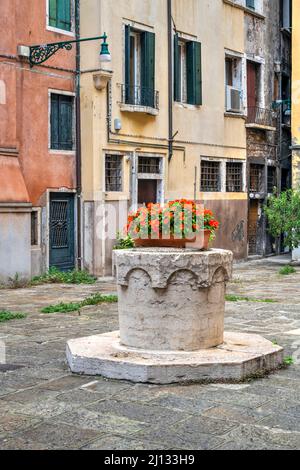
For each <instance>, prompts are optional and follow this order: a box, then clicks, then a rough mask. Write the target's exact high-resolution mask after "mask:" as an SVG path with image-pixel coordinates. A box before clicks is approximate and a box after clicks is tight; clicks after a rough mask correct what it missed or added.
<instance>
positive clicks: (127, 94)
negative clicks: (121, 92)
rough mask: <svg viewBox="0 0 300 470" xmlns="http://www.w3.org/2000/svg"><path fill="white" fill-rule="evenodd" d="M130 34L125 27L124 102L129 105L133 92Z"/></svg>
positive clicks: (128, 27) (127, 27)
mask: <svg viewBox="0 0 300 470" xmlns="http://www.w3.org/2000/svg"><path fill="white" fill-rule="evenodd" d="M130 33H131V28H130V26H129V25H126V26H125V102H126V103H131V96H132V93H133V96H134V90H131V89H130V83H131V77H130Z"/></svg>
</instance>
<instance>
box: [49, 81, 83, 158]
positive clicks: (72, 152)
mask: <svg viewBox="0 0 300 470" xmlns="http://www.w3.org/2000/svg"><path fill="white" fill-rule="evenodd" d="M52 95H61V96H70V97H72V98H73V112H72V138H73V149H72V150H63V149H60V150H57V149H53V148H52V138H51V110H52V108H51V102H52V100H51V96H52ZM75 111H76V94H75V93H74V92H70V91H64V90H55V89H49V90H48V151H49V153H50V154H54V155H70V156H74V155H75V154H76V112H75Z"/></svg>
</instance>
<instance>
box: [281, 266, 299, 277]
mask: <svg viewBox="0 0 300 470" xmlns="http://www.w3.org/2000/svg"><path fill="white" fill-rule="evenodd" d="M296 272H297V271H296V269H295V268H293V266H284V267H283V268H281V269H280V271H279V274H280V275H281V276H289V275H290V274H295V273H296Z"/></svg>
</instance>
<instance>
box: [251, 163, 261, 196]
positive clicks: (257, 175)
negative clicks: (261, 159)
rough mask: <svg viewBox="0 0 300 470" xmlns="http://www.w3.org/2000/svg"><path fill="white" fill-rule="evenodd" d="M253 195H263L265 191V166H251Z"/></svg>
mask: <svg viewBox="0 0 300 470" xmlns="http://www.w3.org/2000/svg"><path fill="white" fill-rule="evenodd" d="M249 190H250V192H251V193H261V192H263V190H264V166H263V165H257V164H254V165H250V186H249Z"/></svg>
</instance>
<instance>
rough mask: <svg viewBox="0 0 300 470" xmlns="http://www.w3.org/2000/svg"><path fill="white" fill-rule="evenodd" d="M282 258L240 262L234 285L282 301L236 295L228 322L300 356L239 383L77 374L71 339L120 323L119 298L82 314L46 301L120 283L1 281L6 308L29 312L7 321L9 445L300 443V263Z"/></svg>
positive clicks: (3, 426)
mask: <svg viewBox="0 0 300 470" xmlns="http://www.w3.org/2000/svg"><path fill="white" fill-rule="evenodd" d="M279 268H280V265H279V263H278V264H277V263H276V260H274V259H272V260H261V261H251V262H250V263H241V264H238V265H236V266H235V270H234V271H235V277H234V281H233V282H232V283H231V284H230V285H229V286H228V293H230V294H236V295H242V296H248V297H251V298H254V299H257V300H262V299H266V298H269V299H273V300H276V301H277V303H259V302H228V303H227V304H226V329H227V331H243V332H250V333H259V334H262V335H263V336H265V337H266V338H268V339H271V340H274V341H277V342H278V343H279V344H281V345H282V346H284V347H285V348H286V355H287V356H288V355H292V354H294V356H295V359H296V364H295V365H293V366H291V367H290V368H288V369H285V370H281V371H279V372H277V373H275V374H273V375H271V376H269V377H268V378H264V379H257V380H254V381H251V382H248V383H245V384H234V385H228V384H227V385H225V384H224V385H223V384H218V385H189V386H178V385H172V386H150V385H134V384H131V383H128V382H116V381H108V380H104V379H102V378H94V377H78V376H72V375H71V374H70V373H69V371H68V368H67V365H66V362H65V343H66V340H67V339H70V338H78V337H81V336H88V335H93V334H95V333H104V332H108V331H113V330H116V329H117V328H118V318H117V305H116V304H111V305H101V306H98V307H88V308H85V309H82V311H81V312H80V315H79V313H74V314H68V315H65V314H64V315H61V314H52V315H43V314H41V313H40V309H41V308H42V307H44V306H47V305H49V304H52V303H57V302H60V301H65V302H66V301H67V302H69V301H76V300H79V299H84V298H85V297H87V296H88V295H90V294H91V293H94V292H98V291H101V292H113V291H114V289H115V287H114V285H113V284H109V283H105V284H103V283H101V282H99V283H97V284H96V285H94V286H57V285H50V286H49V285H47V286H39V287H35V288H31V289H21V290H0V309H8V310H11V311H22V312H27V313H28V314H29V315H28V317H27V319H25V320H17V321H11V322H8V323H2V324H0V348H1V344H2V346H3V344H4V343H5V346H6V354H7V361H6V362H7V364H6V365H5V366H3V365H2V366H1V364H0V449H105V450H122V449H125V450H131V449H133V450H138V449H146V450H156V449H157V450H163V449H176V450H177V449H184V450H188V449H191V450H193V449H300V367H299V364H297V362H298V361H297V356H298V354H299V357H300V289H299V285H300V270H299V268H297V270H298V271H297V273H296V274H295V275H292V276H288V277H281V276H279V275H278V270H279ZM291 332H292V333H291ZM1 341H2V343H1ZM298 351H299V352H298ZM18 366H22V367H20V368H17V369H16V367H18Z"/></svg>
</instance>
